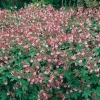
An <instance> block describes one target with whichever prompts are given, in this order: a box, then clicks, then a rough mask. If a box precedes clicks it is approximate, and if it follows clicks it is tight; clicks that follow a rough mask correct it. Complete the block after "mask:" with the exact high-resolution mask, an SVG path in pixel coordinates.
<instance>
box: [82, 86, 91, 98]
mask: <svg viewBox="0 0 100 100" xmlns="http://www.w3.org/2000/svg"><path fill="white" fill-rule="evenodd" d="M91 92H92V91H91V90H90V89H89V88H86V89H85V90H84V91H83V94H82V96H84V97H85V99H87V98H88V97H89V96H91Z"/></svg>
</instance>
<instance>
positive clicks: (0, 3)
mask: <svg viewBox="0 0 100 100" xmlns="http://www.w3.org/2000/svg"><path fill="white" fill-rule="evenodd" d="M29 3H33V4H36V3H41V4H46V5H48V4H51V5H52V6H53V7H55V8H60V7H62V6H64V7H74V8H77V7H78V6H83V7H85V8H87V7H91V8H99V7H100V0H0V7H1V8H4V9H5V8H6V9H12V8H13V10H18V9H20V8H21V7H24V6H27V5H28V4H29ZM16 7H17V8H16Z"/></svg>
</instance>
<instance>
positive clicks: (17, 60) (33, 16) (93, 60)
mask: <svg viewBox="0 0 100 100" xmlns="http://www.w3.org/2000/svg"><path fill="white" fill-rule="evenodd" d="M0 23H1V26H0V48H1V49H0V60H1V61H2V62H1V63H0V66H1V68H2V69H3V71H4V72H5V74H6V73H8V75H9V77H10V78H9V77H8V79H7V76H6V75H5V79H4V80H3V84H2V85H10V84H12V87H13V88H12V87H11V86H8V87H7V88H6V90H7V95H8V96H9V95H10V96H11V97H13V98H17V99H19V97H21V95H20V94H17V93H16V91H19V89H20V88H21V87H22V90H23V85H21V84H23V83H24V81H25V82H27V83H26V86H29V89H31V87H32V86H35V85H37V87H38V89H37V91H38V92H37V94H38V96H37V99H38V100H49V99H51V100H58V99H59V100H65V99H66V98H70V99H73V100H74V99H79V98H82V99H93V98H94V96H93V94H96V92H95V91H92V92H91V91H90V92H91V93H90V92H89V93H90V94H88V95H86V94H85V91H86V89H87V91H88V88H91V89H93V88H94V87H95V86H96V85H97V84H98V83H99V81H100V80H99V74H100V58H99V56H100V9H91V8H88V9H83V8H82V7H80V8H78V11H75V10H73V9H72V8H70V9H69V10H68V11H66V10H65V9H64V8H61V9H60V10H55V9H54V8H53V7H52V6H51V5H48V6H47V7H45V6H44V7H43V8H40V7H35V6H33V5H30V6H28V7H26V8H22V9H20V10H19V11H18V12H12V13H11V14H9V13H8V12H7V11H6V10H4V11H0ZM1 68H0V69H1ZM7 71H9V72H7ZM2 75H3V74H2ZM93 77H94V78H96V80H95V82H94V81H91V79H92V80H94V78H93ZM11 78H12V79H11ZM17 80H18V81H17ZM14 82H15V83H14ZM0 85H1V83H0ZM39 87H41V88H39ZM86 87H87V88H86ZM8 91H10V92H8ZM25 91H26V92H25ZM27 91H28V89H27V88H25V89H24V92H23V93H22V92H21V93H22V94H23V95H24V94H25V95H27V93H30V92H27ZM82 91H83V93H82ZM14 92H15V93H14ZM71 94H72V95H71ZM81 94H82V95H81ZM75 95H76V96H75ZM10 96H9V97H7V98H10ZM95 97H98V95H97V94H96V96H95ZM56 98H58V99H56ZM23 100H30V99H27V98H24V99H23ZM34 100H35V99H34Z"/></svg>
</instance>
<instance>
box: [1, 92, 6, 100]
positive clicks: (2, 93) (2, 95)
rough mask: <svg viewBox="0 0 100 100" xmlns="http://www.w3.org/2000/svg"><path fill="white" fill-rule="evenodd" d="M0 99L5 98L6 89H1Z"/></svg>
mask: <svg viewBox="0 0 100 100" xmlns="http://www.w3.org/2000/svg"><path fill="white" fill-rule="evenodd" d="M0 100H7V95H6V91H4V90H3V91H2V92H1V93H0Z"/></svg>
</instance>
